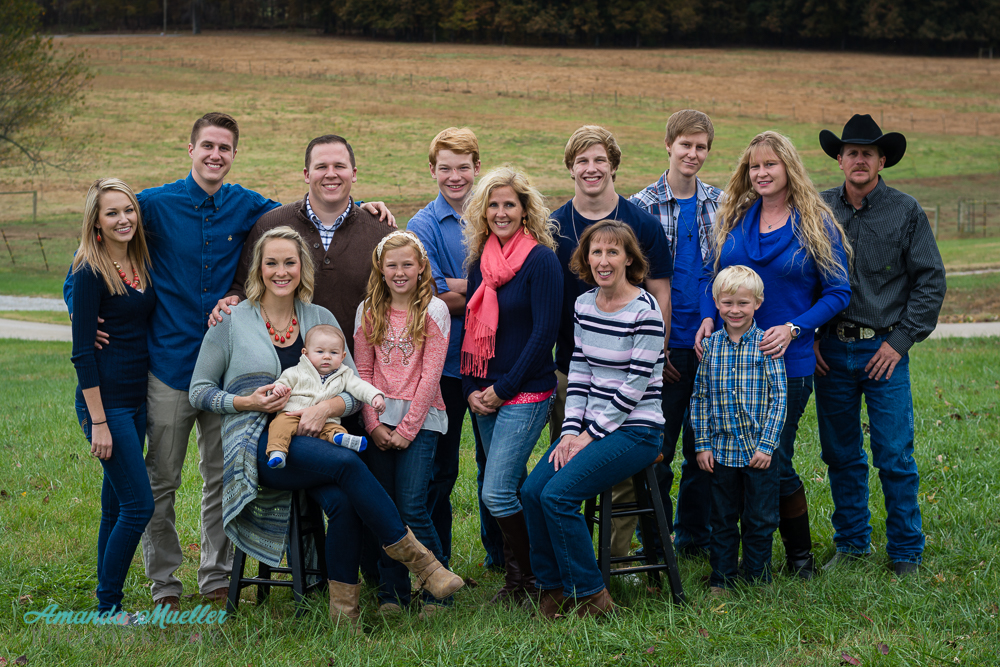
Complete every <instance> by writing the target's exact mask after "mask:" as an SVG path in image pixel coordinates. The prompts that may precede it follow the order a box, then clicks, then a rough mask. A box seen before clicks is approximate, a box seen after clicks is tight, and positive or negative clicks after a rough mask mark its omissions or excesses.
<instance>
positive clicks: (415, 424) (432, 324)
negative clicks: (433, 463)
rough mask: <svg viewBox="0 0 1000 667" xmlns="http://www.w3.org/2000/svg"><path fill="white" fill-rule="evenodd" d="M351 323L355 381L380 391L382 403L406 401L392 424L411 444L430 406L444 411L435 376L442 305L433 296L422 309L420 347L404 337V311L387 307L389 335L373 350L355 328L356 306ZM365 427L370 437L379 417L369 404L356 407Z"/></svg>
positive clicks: (444, 322) (443, 343)
mask: <svg viewBox="0 0 1000 667" xmlns="http://www.w3.org/2000/svg"><path fill="white" fill-rule="evenodd" d="M363 307H364V303H362V304H361V306H359V307H358V312H357V316H356V317H355V321H354V363H355V364H356V365H357V367H358V377H360V378H361V379H362V380H365V381H366V382H370V383H371V384H373V385H375V387H377V388H378V389H379V391H382V392H385V397H386V400H387V401H391V400H393V399H396V400H403V401H410V402H411V403H410V409H409V411H408V412H407V413H406V416H405V417H404V418H403V420H402V421H401V422H399V424H398V425H397V426H396V431H397V432H398V433H399V434H400V435H401V436H403V437H404V438H406V439H407V440H413V439H414V438H416V437H417V433H418V432H419V431H420V429H421V427H422V426H423V423H424V419H426V418H427V413H428V411H429V410H430V409H431V408H436V409H438V410H442V411H443V410H444V409H445V407H444V399H442V398H441V372H442V371H443V370H444V361H445V358H446V357H447V356H448V334H449V332H450V330H451V317H450V316H449V314H448V306H446V305H445V303H444V301H442V300H441V299H439V298H437V297H434V298H433V299H431V303H430V305H429V306H428V308H427V323H426V328H425V337H424V344H423V346H422V347H420V348H415V347H414V345H413V341H412V339H411V338H410V337H409V336H407V335H406V311H403V310H396V309H394V308H390V309H389V331H388V332H387V335H386V337H385V340H384V341H383V342H382V345H381V346H379V347H378V348H375V347H373V346H372V345H371V344H369V343H368V341H367V340H365V335H364V332H363V331H362V328H361V325H362V322H363V315H364V313H363V312H362V308H363ZM361 414H362V416H363V417H364V420H365V428H366V429H368V432H369V433H371V432H372V431H373V430H375V427H377V426H378V425H379V415H378V413H377V412H375V410H374V409H372V407H371V406H370V405H365V406H364V407H363V408H362V409H361Z"/></svg>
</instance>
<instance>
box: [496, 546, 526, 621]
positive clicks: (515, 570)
mask: <svg viewBox="0 0 1000 667" xmlns="http://www.w3.org/2000/svg"><path fill="white" fill-rule="evenodd" d="M503 571H504V583H503V588H501V589H500V590H498V591H497V592H496V594H495V595H494V596H493V597H492V598H490V604H505V605H510V604H514V603H517V602H520V599H521V597H523V591H521V586H520V584H521V565H520V563H518V562H517V559H516V558H514V552H513V551H511V549H510V546H508V544H507V539H506V538H504V541H503Z"/></svg>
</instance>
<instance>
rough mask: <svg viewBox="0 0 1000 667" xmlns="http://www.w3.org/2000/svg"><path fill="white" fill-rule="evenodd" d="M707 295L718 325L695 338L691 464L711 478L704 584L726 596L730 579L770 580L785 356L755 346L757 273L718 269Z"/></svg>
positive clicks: (759, 295)
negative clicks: (698, 353) (698, 355)
mask: <svg viewBox="0 0 1000 667" xmlns="http://www.w3.org/2000/svg"><path fill="white" fill-rule="evenodd" d="M712 296H713V297H714V298H715V304H716V307H717V308H718V309H719V315H720V316H721V317H722V319H723V321H724V322H725V327H724V328H722V329H719V330H718V331H716V332H715V333H714V334H712V336H711V337H710V338H707V339H706V340H704V341H703V342H702V345H703V346H704V354H702V359H701V365H700V366H699V367H698V373H697V375H696V376H695V382H694V394H693V395H692V396H691V425H692V427H693V428H694V438H695V451H697V461H698V466H699V467H700V468H701V469H702V470H704V471H705V472H706V473H708V474H709V475H710V476H711V479H712V518H711V521H712V538H711V541H710V543H709V560H710V562H711V564H712V574H711V577H710V579H709V585H710V586H711V589H712V594H713V595H725V593H726V590H725V589H727V588H729V587H731V586H732V585H733V584H734V583H735V582H736V580H737V579H742V580H744V581H747V582H750V583H757V582H760V583H769V582H770V581H771V567H770V565H771V543H772V539H773V536H774V531H775V530H777V528H778V481H779V480H778V466H777V465H774V466H772V465H771V456H772V454H773V453H774V450H775V448H776V447H777V446H778V437H779V436H780V434H781V427H782V426H783V425H784V423H785V409H786V399H787V388H786V385H785V364H784V361H783V360H782V359H773V358H771V357H768V356H765V355H764V354H763V353H762V352H761V351H760V341H761V339H763V337H764V332H763V331H761V330H760V328H759V327H758V326H757V324H756V322H754V319H753V314H754V312H756V310H757V309H758V308H760V304H761V303H763V300H764V282H763V281H762V280H761V278H760V276H759V275H757V273H756V272H755V271H754V270H753V269H750V268H748V267H746V266H741V265H736V266H731V267H728V268H726V269H723V270H722V271H720V272H719V275H718V276H717V277H716V279H715V282H714V284H713V286H712ZM741 539H742V542H743V560H742V565H737V563H738V562H739V556H740V541H741Z"/></svg>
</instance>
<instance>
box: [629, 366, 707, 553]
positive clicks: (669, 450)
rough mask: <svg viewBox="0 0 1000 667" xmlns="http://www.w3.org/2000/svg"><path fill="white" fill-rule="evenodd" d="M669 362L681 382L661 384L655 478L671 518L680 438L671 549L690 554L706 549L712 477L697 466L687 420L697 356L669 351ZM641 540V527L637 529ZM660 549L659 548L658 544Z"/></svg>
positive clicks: (689, 422)
mask: <svg viewBox="0 0 1000 667" xmlns="http://www.w3.org/2000/svg"><path fill="white" fill-rule="evenodd" d="M670 363H671V364H673V366H674V368H676V369H677V372H678V373H680V374H681V379H680V380H678V381H677V382H672V383H671V382H666V381H664V383H663V420H664V424H663V452H662V453H663V462H662V463H659V464H658V465H657V466H656V479H657V481H658V482H659V484H660V496H661V497H662V498H663V505H664V509H665V510H666V512H667V520H668V521H670V520H671V519H672V518H673V517H672V515H673V511H672V508H671V503H670V491H671V489H672V487H673V485H674V471H673V468H672V467H671V463H672V462H673V460H674V455H675V454H676V452H677V437H678V436H680V435H681V428H682V427H683V437H682V439H681V452H682V454H683V456H684V461H683V463H682V464H681V481H680V485H679V486H678V489H677V518H676V519H675V520H674V521H673V525H672V528H673V531H674V549H676V550H678V551H682V552H693V551H697V550H699V549H704V550H708V541H709V539H710V538H711V535H712V527H711V523H710V522H711V516H712V477H711V475H709V474H708V473H707V472H705V471H704V470H702V469H701V468H699V467H698V461H697V460H696V452H695V451H694V431H693V430H692V429H691V420H690V419H689V418H688V406H689V405H690V403H691V394H692V393H694V376H695V375H696V374H697V373H698V357H697V356H696V355H695V353H694V350H691V349H684V348H670ZM636 532H637V533H638V534H639V539H640V540H641V539H642V533H641V527H639V528H637V529H636ZM656 548H657V549H659V548H660V545H659V544H657V545H656Z"/></svg>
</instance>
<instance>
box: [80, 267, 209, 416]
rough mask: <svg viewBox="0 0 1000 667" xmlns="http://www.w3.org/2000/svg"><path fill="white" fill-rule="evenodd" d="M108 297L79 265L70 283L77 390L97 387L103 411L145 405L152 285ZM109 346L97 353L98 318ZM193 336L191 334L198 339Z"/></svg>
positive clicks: (95, 278) (104, 288) (103, 287)
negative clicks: (107, 337) (101, 320)
mask: <svg viewBox="0 0 1000 667" xmlns="http://www.w3.org/2000/svg"><path fill="white" fill-rule="evenodd" d="M126 291H127V294H112V293H111V292H109V291H108V287H107V285H105V284H104V278H102V277H100V276H98V275H97V274H96V273H95V272H94V271H93V269H91V268H90V266H89V265H84V266H82V267H81V268H80V269H79V270H78V271H77V272H76V275H75V277H74V283H73V366H74V367H76V377H77V379H78V380H79V388H80V389H90V388H91V387H100V388H101V403H102V404H103V405H104V407H105V408H135V407H138V406H139V405H141V404H142V403H144V402H145V401H146V383H147V381H148V378H147V372H148V370H149V353H148V352H147V351H146V350H147V348H146V336H147V334H148V331H149V316H150V314H151V313H152V312H153V306H155V305H156V295H155V293H154V292H153V286H152V285H147V287H146V290H145V291H144V292H140V291H138V290H135V289H132V288H131V287H128V288H126ZM98 317H102V318H104V324H102V325H101V331H105V332H107V334H108V336H109V337H110V339H111V342H110V343H109V344H107V345H105V346H104V349H102V350H98V349H96V348H95V347H94V339H95V337H96V336H97V318H98ZM200 334H201V332H200V331H197V332H194V333H193V334H192V335H200Z"/></svg>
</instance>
